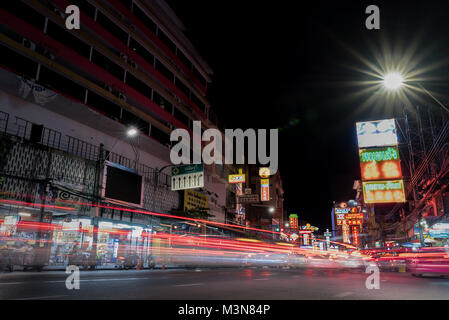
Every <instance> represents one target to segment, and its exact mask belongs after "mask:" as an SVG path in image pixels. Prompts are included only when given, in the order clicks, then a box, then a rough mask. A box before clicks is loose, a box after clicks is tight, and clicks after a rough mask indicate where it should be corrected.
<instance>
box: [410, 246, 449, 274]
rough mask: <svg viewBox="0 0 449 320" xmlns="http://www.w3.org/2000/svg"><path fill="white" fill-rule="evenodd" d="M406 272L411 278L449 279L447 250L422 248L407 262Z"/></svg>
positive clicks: (448, 254) (448, 255) (448, 253)
mask: <svg viewBox="0 0 449 320" xmlns="http://www.w3.org/2000/svg"><path fill="white" fill-rule="evenodd" d="M408 270H409V272H410V274H411V275H412V276H415V277H422V276H428V275H431V276H440V277H449V252H448V248H423V249H421V250H419V251H418V252H417V253H416V254H414V255H413V257H412V258H411V259H410V260H409V262H408Z"/></svg>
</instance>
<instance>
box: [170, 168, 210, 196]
mask: <svg viewBox="0 0 449 320" xmlns="http://www.w3.org/2000/svg"><path fill="white" fill-rule="evenodd" d="M171 171H172V176H171V190H172V191H177V190H186V189H195V188H203V187H204V166H203V164H188V165H184V166H177V167H173V168H172V170H171Z"/></svg>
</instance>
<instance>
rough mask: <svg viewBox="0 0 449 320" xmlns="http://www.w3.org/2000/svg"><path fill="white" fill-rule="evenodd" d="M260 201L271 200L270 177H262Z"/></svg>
mask: <svg viewBox="0 0 449 320" xmlns="http://www.w3.org/2000/svg"><path fill="white" fill-rule="evenodd" d="M260 201H270V180H269V179H260Z"/></svg>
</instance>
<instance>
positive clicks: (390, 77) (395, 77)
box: [383, 72, 449, 247]
mask: <svg viewBox="0 0 449 320" xmlns="http://www.w3.org/2000/svg"><path fill="white" fill-rule="evenodd" d="M417 84H418V86H419V87H420V88H421V90H422V91H423V92H425V93H426V94H427V95H428V96H429V97H431V98H432V99H433V100H434V101H435V102H436V103H437V104H438V105H439V106H440V107H441V108H442V109H443V110H444V111H446V112H447V113H449V109H448V108H447V107H446V106H445V105H444V104H443V103H441V101H439V100H438V99H437V98H436V97H435V96H434V95H432V94H431V93H430V92H429V91H428V90H427V89H426V88H424V86H423V85H422V84H421V83H419V82H417ZM383 85H384V87H385V88H386V89H387V90H390V91H396V90H399V89H401V87H402V86H403V85H404V77H403V76H402V75H401V74H400V73H399V72H390V73H387V74H385V76H384V78H383ZM415 201H416V199H415ZM422 222H423V220H422V214H421V213H420V214H419V217H418V227H419V237H420V242H421V246H422V247H424V245H425V243H424V237H423V223H422Z"/></svg>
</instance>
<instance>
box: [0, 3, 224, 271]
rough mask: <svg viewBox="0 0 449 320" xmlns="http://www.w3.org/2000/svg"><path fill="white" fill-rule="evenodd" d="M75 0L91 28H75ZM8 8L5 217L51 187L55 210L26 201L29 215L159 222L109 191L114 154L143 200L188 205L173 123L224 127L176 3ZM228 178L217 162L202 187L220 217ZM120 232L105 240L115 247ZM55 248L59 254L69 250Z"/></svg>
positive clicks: (165, 207) (1, 187) (0, 79)
mask: <svg viewBox="0 0 449 320" xmlns="http://www.w3.org/2000/svg"><path fill="white" fill-rule="evenodd" d="M71 4H75V5H77V6H78V7H79V9H80V29H71V30H69V29H68V28H67V27H66V21H65V20H66V17H67V16H68V14H65V11H66V7H67V6H69V5H71ZM0 16H1V21H0V24H1V39H0V42H1V52H2V68H0V86H1V94H0V131H2V133H3V135H2V145H1V147H2V154H1V161H0V171H1V176H2V179H1V182H0V191H1V192H2V196H3V198H5V199H8V200H9V201H10V202H9V205H7V202H5V201H4V202H3V203H2V204H1V205H2V207H1V210H0V215H1V216H11V217H13V216H17V215H18V213H19V211H20V210H22V211H23V210H24V208H22V207H21V206H20V203H21V202H25V201H26V202H27V203H37V202H39V201H40V200H39V199H41V198H42V195H45V199H47V200H46V201H47V203H46V204H47V206H46V207H45V212H44V209H42V208H43V206H41V209H39V208H38V207H36V205H35V206H34V207H33V206H32V207H33V209H30V208H29V207H27V208H28V209H29V211H30V212H28V213H29V215H28V213H27V214H26V215H24V216H23V217H22V219H24V220H26V219H30V220H32V219H34V218H35V219H36V220H39V221H41V222H42V221H45V220H46V219H47V218H48V219H51V220H52V221H59V220H58V219H59V218H61V219H60V223H61V225H64V224H65V225H67V226H68V225H69V224H76V226H78V225H80V228H81V227H82V228H84V227H86V228H91V227H92V228H93V227H100V229H101V223H103V226H106V225H107V226H114V227H115V226H116V224H117V221H119V222H120V223H121V224H122V225H123V223H124V222H130V223H131V222H132V223H142V224H146V223H148V222H149V219H150V218H149V216H148V215H142V214H139V213H135V214H130V213H129V212H123V211H121V210H120V207H121V206H123V205H124V204H123V201H122V202H114V201H112V200H111V201H108V200H107V199H106V197H105V194H104V184H103V183H102V179H103V178H104V175H103V173H104V172H105V171H104V168H105V164H106V163H111V164H113V165H116V166H117V165H118V166H119V168H121V169H125V170H130V172H132V173H137V174H138V175H139V176H141V177H142V188H141V189H139V190H140V191H141V193H142V197H141V201H140V203H138V207H141V208H143V209H146V210H152V211H155V212H162V213H164V212H165V213H168V212H170V211H171V210H174V209H179V208H182V201H183V194H182V192H174V191H171V190H170V175H169V171H170V170H169V167H170V164H171V161H170V157H169V155H170V147H171V142H170V132H171V131H172V130H173V129H175V128H184V129H187V130H189V131H191V130H192V127H193V124H192V123H193V121H201V125H202V128H203V129H207V128H213V127H216V126H217V121H216V117H215V116H214V114H213V112H212V111H211V106H210V104H209V102H208V100H207V97H206V95H207V86H208V83H210V81H211V78H210V77H211V74H212V71H211V69H210V68H209V66H208V65H207V63H206V62H205V61H204V60H203V59H202V58H201V56H200V55H199V53H198V52H197V51H196V49H195V48H194V47H193V45H192V44H191V42H190V41H189V40H188V39H187V37H186V36H185V35H184V26H183V24H182V22H181V21H180V20H179V19H178V18H177V16H176V15H175V13H174V12H173V11H172V10H171V9H170V7H169V6H168V5H167V4H166V3H165V2H164V1H152V0H121V1H119V0H108V1H94V0H89V1H85V0H79V1H78V0H77V1H75V0H72V1H67V0H51V1H43V0H30V1H13V2H11V1H9V2H7V1H4V2H2V6H1V9H0ZM131 129H134V130H137V134H136V131H134V132H132V131H131ZM131 133H133V135H130V134H131ZM165 167H166V168H165ZM156 177H157V181H155V180H156ZM225 177H226V173H225V169H224V168H223V167H222V166H221V167H220V168H219V169H216V166H206V168H205V179H204V182H205V186H204V188H203V189H202V190H199V192H200V193H203V194H205V195H206V196H207V197H208V200H209V201H208V202H209V213H210V214H211V215H212V216H213V217H211V218H210V219H211V220H216V221H220V222H224V221H225V206H226V180H225ZM123 183H124V185H123V188H126V184H125V182H123ZM117 187H120V186H117ZM50 195H52V196H53V202H54V203H53V207H52V209H49V208H50V207H49V203H48V198H49V197H50ZM60 198H64V199H65V200H67V199H69V200H75V201H74V202H78V204H76V205H73V206H69V208H70V210H69V209H65V211H64V210H63V209H60V207H61V206H60V205H59V206H57V205H55V203H58V199H60ZM11 201H16V202H14V205H12V203H13V202H11ZM18 201H19V202H18ZM80 201H84V202H86V203H90V204H96V205H97V206H95V207H92V206H87V205H82V204H79V202H80ZM125 202H126V201H125ZM98 204H101V205H98ZM111 204H114V205H116V206H115V207H112V205H111ZM125 205H126V203H125ZM28 209H27V210H28ZM33 210H34V211H36V213H34V211H33ZM47 210H48V212H47ZM67 210H69V211H70V212H67ZM31 211H33V212H31ZM0 219H2V218H1V217H0ZM11 219H12V218H11ZM11 219H10V220H11ZM14 219H15V218H14ZM14 219H13V220H14ZM102 219H103V220H104V221H103V220H102ZM151 219H153V218H151ZM106 220H107V221H106ZM151 223H154V221H153V220H151ZM67 228H69V227H67ZM139 228H140V229H138V230H140V232H141V231H142V229H141V227H139ZM69 229H70V228H69ZM75 229H77V227H76V228H75ZM134 233H135V232H134ZM134 233H133V234H134ZM63 236H66V235H53V237H54V239H53V240H54V241H55V243H63V242H64V241H63V239H62V238H56V237H63ZM72 236H73V237H75V238H76V239H78V238H77V237H78V236H79V235H72ZM91 237H94V236H93V235H92V236H91ZM98 237H99V238H100V234H99V235H98ZM88 238H89V235H88V234H86V235H85V237H84V236H83V238H82V241H84V242H88V243H89V244H88V246H92V243H95V242H96V240H95V239H90V240H88ZM110 240H111V239H106V240H104V241H105V243H104V246H105V247H106V248H109V247H110V246H111V245H112V246H113V245H114V242H113V241H112V243H111V241H110ZM112 240H113V239H112ZM76 241H79V239H78V240H76ZM98 245H99V246H100V240H99V244H98ZM52 250H53V251H55V252H53V251H52V252H53V253H54V255H53V258H54V262H55V263H57V262H58V261H59V260H58V252H60V251H61V250H66V248H65V249H64V248H59V247H57V248H53V249H52ZM104 250H105V252H106V251H108V250H109V249H104ZM108 254H109V253H108ZM105 259H106V258H105Z"/></svg>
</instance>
